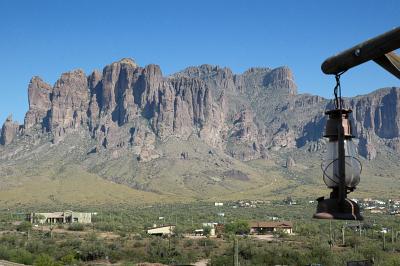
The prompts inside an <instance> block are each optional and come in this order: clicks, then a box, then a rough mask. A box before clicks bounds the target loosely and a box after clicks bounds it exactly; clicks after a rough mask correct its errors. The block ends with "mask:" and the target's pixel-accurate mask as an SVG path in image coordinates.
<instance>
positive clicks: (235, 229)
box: [225, 221, 250, 235]
mask: <svg viewBox="0 0 400 266" xmlns="http://www.w3.org/2000/svg"><path fill="white" fill-rule="evenodd" d="M225 232H226V233H231V234H236V235H244V234H248V233H249V232H250V226H249V223H248V222H246V221H236V222H233V223H229V224H226V225H225Z"/></svg>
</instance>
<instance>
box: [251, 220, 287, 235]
mask: <svg viewBox="0 0 400 266" xmlns="http://www.w3.org/2000/svg"><path fill="white" fill-rule="evenodd" d="M249 225H250V234H259V235H263V234H268V233H273V232H276V231H278V230H282V231H283V232H285V233H287V234H293V223H292V222H287V221H283V222H270V221H266V222H262V221H261V222H260V221H254V222H250V223H249Z"/></svg>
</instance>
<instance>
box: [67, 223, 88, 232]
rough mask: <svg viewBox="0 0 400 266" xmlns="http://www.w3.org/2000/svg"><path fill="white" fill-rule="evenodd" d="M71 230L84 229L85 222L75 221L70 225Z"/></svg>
mask: <svg viewBox="0 0 400 266" xmlns="http://www.w3.org/2000/svg"><path fill="white" fill-rule="evenodd" d="M68 230H69V231H84V230H85V226H84V225H83V224H78V223H73V224H70V225H69V226H68Z"/></svg>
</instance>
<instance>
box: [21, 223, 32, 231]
mask: <svg viewBox="0 0 400 266" xmlns="http://www.w3.org/2000/svg"><path fill="white" fill-rule="evenodd" d="M31 229H32V224H31V223H30V222H22V223H20V224H19V225H17V231H20V232H28V231H29V230H31Z"/></svg>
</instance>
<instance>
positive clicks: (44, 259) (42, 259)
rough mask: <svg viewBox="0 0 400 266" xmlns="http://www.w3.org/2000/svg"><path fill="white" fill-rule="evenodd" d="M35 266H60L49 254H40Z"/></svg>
mask: <svg viewBox="0 0 400 266" xmlns="http://www.w3.org/2000/svg"><path fill="white" fill-rule="evenodd" d="M33 265H34V266H59V265H60V264H59V263H57V262H55V261H54V259H53V258H52V257H50V256H49V255H47V254H40V255H39V256H38V257H37V258H36V259H35V262H34V263H33Z"/></svg>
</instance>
